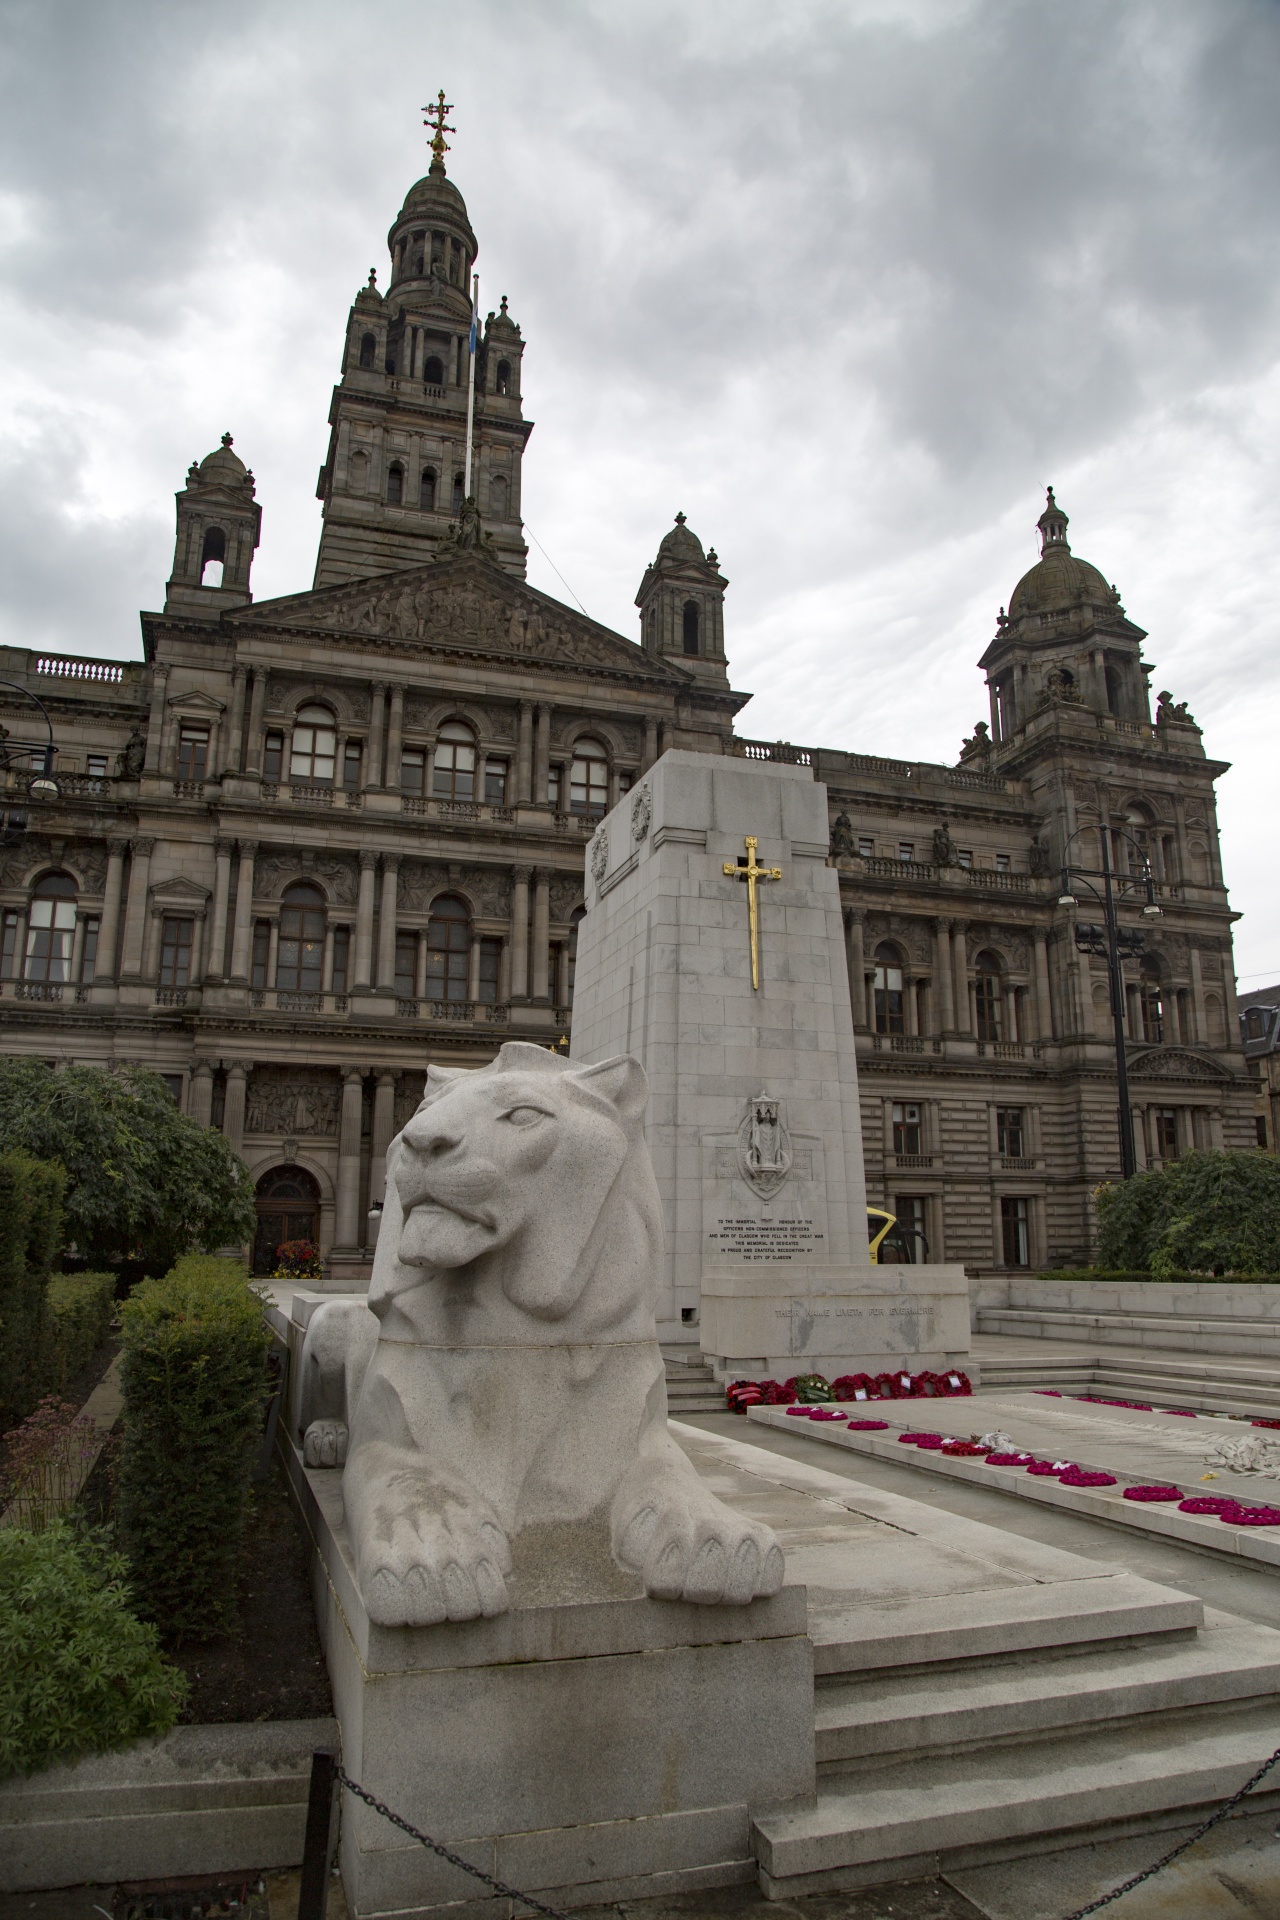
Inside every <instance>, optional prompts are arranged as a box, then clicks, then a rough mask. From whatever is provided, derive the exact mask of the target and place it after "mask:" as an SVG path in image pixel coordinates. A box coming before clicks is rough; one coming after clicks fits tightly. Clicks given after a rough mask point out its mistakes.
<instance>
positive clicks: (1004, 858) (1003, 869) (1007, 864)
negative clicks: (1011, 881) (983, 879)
mask: <svg viewBox="0 0 1280 1920" xmlns="http://www.w3.org/2000/svg"><path fill="white" fill-rule="evenodd" d="M1012 869H1013V861H1012V859H1011V858H1010V856H1009V855H1008V854H1007V853H998V854H997V855H996V872H997V873H1009V872H1011V871H1012Z"/></svg>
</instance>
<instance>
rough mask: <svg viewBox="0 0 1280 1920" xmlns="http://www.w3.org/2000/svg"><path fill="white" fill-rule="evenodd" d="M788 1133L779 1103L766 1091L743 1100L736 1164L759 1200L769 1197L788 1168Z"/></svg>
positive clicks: (790, 1152) (791, 1155) (770, 1197)
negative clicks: (745, 1101)
mask: <svg viewBox="0 0 1280 1920" xmlns="http://www.w3.org/2000/svg"><path fill="white" fill-rule="evenodd" d="M793 1158H794V1156H793V1154H792V1151H791V1135H790V1134H789V1133H788V1132H787V1129H786V1126H785V1125H784V1123H783V1117H782V1106H781V1103H780V1102H779V1101H777V1100H771V1099H770V1098H769V1096H768V1094H764V1093H758V1094H756V1095H754V1096H753V1098H752V1099H750V1100H748V1101H747V1112H746V1117H745V1118H744V1120H743V1122H742V1125H741V1126H740V1127H739V1129H738V1166H739V1169H740V1171H741V1173H742V1177H743V1179H744V1180H745V1181H746V1183H747V1185H748V1186H749V1187H750V1188H751V1189H752V1190H753V1192H755V1193H756V1194H757V1195H758V1196H759V1198H760V1199H761V1200H770V1199H772V1198H773V1196H774V1194H775V1193H777V1191H778V1189H779V1187H781V1186H782V1184H783V1182H784V1181H785V1179H786V1177H787V1175H788V1174H789V1173H790V1171H791V1166H792V1161H793Z"/></svg>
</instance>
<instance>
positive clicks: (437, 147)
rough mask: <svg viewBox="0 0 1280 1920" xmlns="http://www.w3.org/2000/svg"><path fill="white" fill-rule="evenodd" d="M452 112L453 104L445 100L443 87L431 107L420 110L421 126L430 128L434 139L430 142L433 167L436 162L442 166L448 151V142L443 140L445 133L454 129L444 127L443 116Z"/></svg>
mask: <svg viewBox="0 0 1280 1920" xmlns="http://www.w3.org/2000/svg"><path fill="white" fill-rule="evenodd" d="M452 112H453V102H452V101H451V100H446V99H445V97H444V88H443V87H441V89H440V92H439V94H438V95H437V97H436V98H435V99H434V100H433V101H432V102H431V105H430V106H429V107H424V108H423V109H422V118H423V124H424V125H425V126H428V127H430V128H431V130H432V132H433V133H434V135H435V138H434V139H433V140H432V142H431V152H432V156H433V159H432V164H433V165H434V164H435V162H437V161H438V162H439V164H440V165H441V166H443V165H444V157H445V155H446V153H448V151H449V142H448V141H447V140H446V139H445V135H446V133H453V132H455V131H456V129H455V128H453V127H450V126H446V124H445V115H446V114H447V113H452ZM432 114H434V115H435V119H434V120H433V119H432V118H431V116H432Z"/></svg>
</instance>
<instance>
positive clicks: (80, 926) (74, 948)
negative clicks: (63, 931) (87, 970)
mask: <svg viewBox="0 0 1280 1920" xmlns="http://www.w3.org/2000/svg"><path fill="white" fill-rule="evenodd" d="M84 921H85V916H84V915H83V914H82V913H77V915H76V925H75V932H74V933H73V934H72V936H71V974H70V978H71V979H72V980H78V979H79V978H80V969H81V967H82V966H83V965H84Z"/></svg>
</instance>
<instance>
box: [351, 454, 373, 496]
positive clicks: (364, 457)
mask: <svg viewBox="0 0 1280 1920" xmlns="http://www.w3.org/2000/svg"><path fill="white" fill-rule="evenodd" d="M347 490H348V492H350V493H368V491H369V456H368V454H367V453H366V452H365V450H364V448H363V447H357V448H356V449H355V450H354V452H353V453H351V454H349V455H348V458H347Z"/></svg>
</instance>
